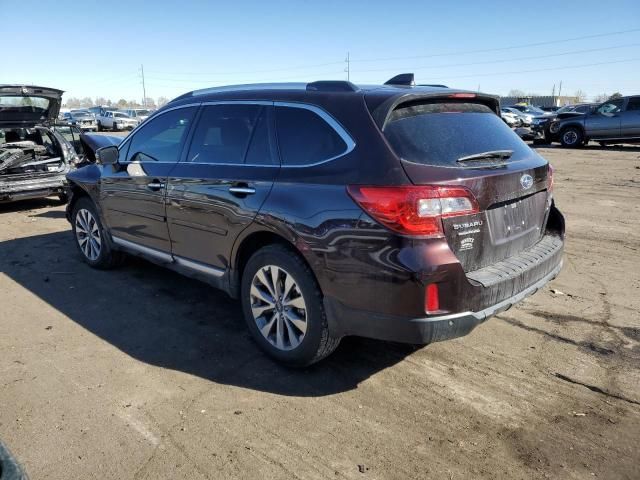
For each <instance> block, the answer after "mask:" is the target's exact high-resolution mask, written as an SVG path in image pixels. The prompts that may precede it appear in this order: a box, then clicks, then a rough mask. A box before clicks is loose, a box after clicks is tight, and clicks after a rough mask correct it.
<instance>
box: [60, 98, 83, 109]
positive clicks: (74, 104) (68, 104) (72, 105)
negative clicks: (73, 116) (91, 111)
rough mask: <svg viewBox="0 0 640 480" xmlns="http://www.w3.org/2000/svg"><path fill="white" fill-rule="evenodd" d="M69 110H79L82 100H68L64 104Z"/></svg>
mask: <svg viewBox="0 0 640 480" xmlns="http://www.w3.org/2000/svg"><path fill="white" fill-rule="evenodd" d="M64 106H65V107H67V108H78V107H79V106H80V100H78V99H77V98H76V97H70V98H67V102H66V103H65V104H64Z"/></svg>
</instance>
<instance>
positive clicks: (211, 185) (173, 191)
mask: <svg viewBox="0 0 640 480" xmlns="http://www.w3.org/2000/svg"><path fill="white" fill-rule="evenodd" d="M272 110H273V106H272V102H220V103H211V104H205V105H203V107H202V110H201V112H200V114H199V118H198V121H197V125H196V128H195V129H194V131H193V136H192V139H191V140H190V146H189V149H188V151H187V152H186V154H185V155H184V156H183V158H182V161H181V162H180V163H179V164H178V165H177V166H176V168H175V170H174V171H173V172H172V173H171V176H170V178H169V183H168V192H167V220H168V224H169V231H170V235H171V244H172V253H173V255H174V256H176V257H178V259H179V260H180V261H182V263H185V261H186V263H187V264H189V262H191V265H190V266H191V267H192V268H198V266H200V267H204V271H206V272H208V273H212V271H213V273H214V274H215V272H218V273H219V274H222V273H223V272H224V271H225V270H226V269H227V268H228V266H229V265H228V260H229V256H230V252H231V248H232V246H233V243H234V241H235V239H236V238H237V237H238V235H239V234H240V232H242V230H244V229H245V228H246V227H247V226H248V225H249V224H250V223H251V222H252V221H253V219H254V218H255V216H256V215H257V213H258V210H259V209H260V207H261V206H262V204H263V203H264V201H265V199H266V198H267V196H268V195H269V192H270V191H271V188H272V186H273V182H274V180H275V178H276V176H277V174H278V171H279V168H280V165H279V161H278V157H277V152H276V150H275V144H274V135H273V127H272V123H273V121H272V116H273V113H272ZM201 269H202V268H201Z"/></svg>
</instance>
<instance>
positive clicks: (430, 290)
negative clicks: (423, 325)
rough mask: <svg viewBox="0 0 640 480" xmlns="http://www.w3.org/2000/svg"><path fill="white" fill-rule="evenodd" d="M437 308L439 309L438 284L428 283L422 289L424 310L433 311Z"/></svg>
mask: <svg viewBox="0 0 640 480" xmlns="http://www.w3.org/2000/svg"><path fill="white" fill-rule="evenodd" d="M438 310H440V293H439V292H438V284H437V283H430V284H429V285H427V288H426V289H425V291H424V311H425V313H435V312H437V311H438Z"/></svg>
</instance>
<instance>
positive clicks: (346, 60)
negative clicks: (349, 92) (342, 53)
mask: <svg viewBox="0 0 640 480" xmlns="http://www.w3.org/2000/svg"><path fill="white" fill-rule="evenodd" d="M344 61H345V63H346V64H347V66H346V67H345V69H344V71H345V72H347V82H349V81H350V77H351V60H350V58H349V52H347V58H345V59H344Z"/></svg>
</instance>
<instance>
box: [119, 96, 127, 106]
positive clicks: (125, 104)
mask: <svg viewBox="0 0 640 480" xmlns="http://www.w3.org/2000/svg"><path fill="white" fill-rule="evenodd" d="M117 106H118V108H124V107H126V106H127V101H126V100H125V99H124V98H121V99H120V100H118V103H117Z"/></svg>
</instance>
